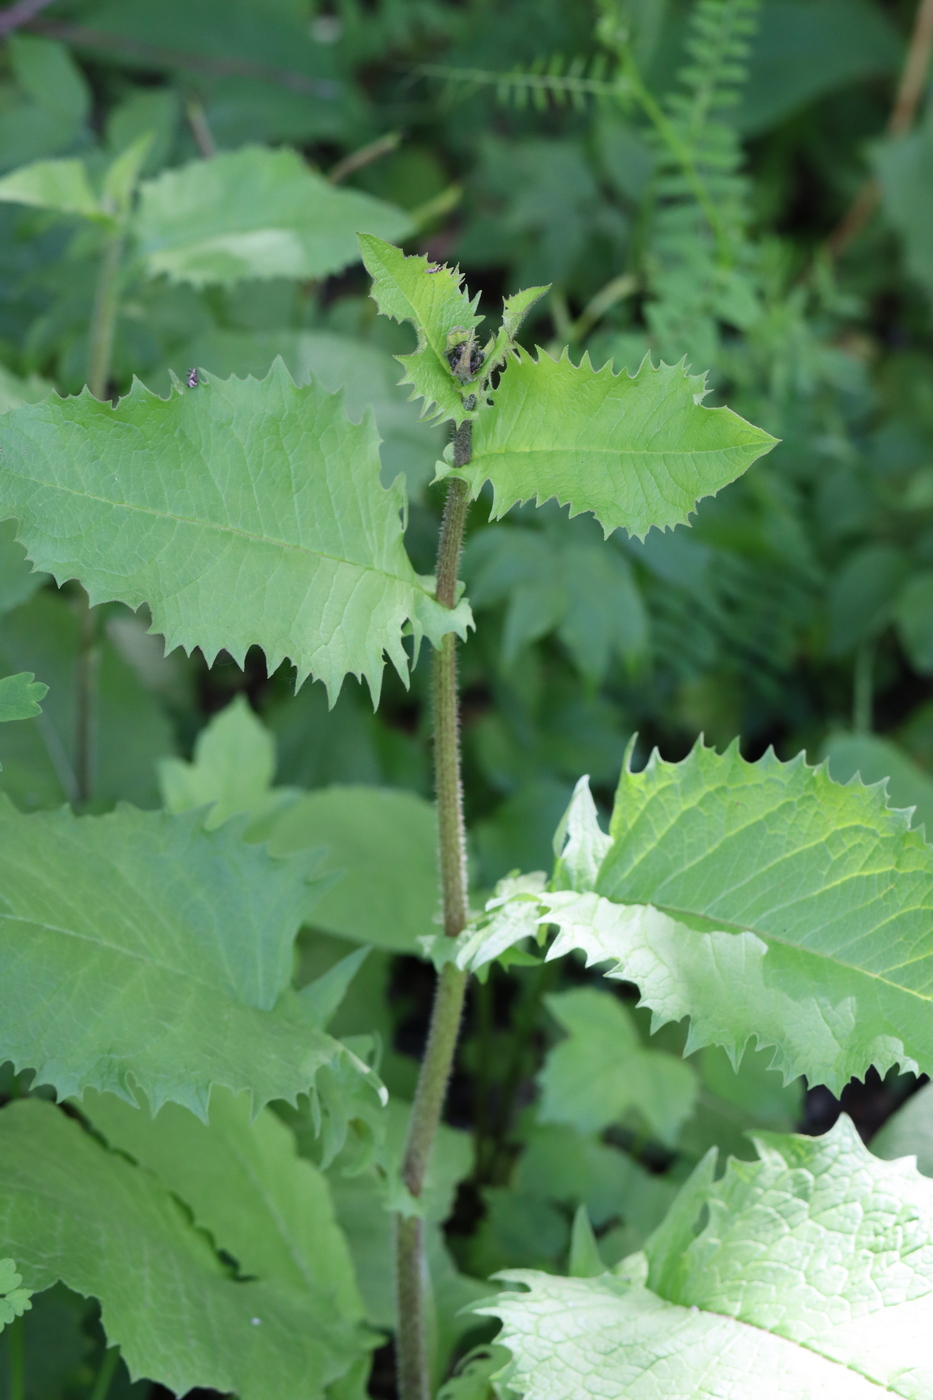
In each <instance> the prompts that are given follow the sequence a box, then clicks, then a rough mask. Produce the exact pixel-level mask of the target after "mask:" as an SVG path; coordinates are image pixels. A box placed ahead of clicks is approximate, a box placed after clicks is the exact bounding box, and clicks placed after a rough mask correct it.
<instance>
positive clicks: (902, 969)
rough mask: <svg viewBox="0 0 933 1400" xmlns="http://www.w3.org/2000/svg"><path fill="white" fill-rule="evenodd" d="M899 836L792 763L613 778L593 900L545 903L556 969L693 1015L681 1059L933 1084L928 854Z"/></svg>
mask: <svg viewBox="0 0 933 1400" xmlns="http://www.w3.org/2000/svg"><path fill="white" fill-rule="evenodd" d="M908 824H909V818H908V815H907V814H906V813H902V812H895V811H891V810H890V809H889V808H888V807H887V806H886V803H885V796H884V792H883V789H882V788H881V787H880V786H877V787H874V788H866V787H863V786H862V785H861V784H860V783H858V782H854V781H853V782H851V783H849V784H848V785H847V786H846V787H840V786H839V785H838V784H836V783H834V782H833V781H832V780H831V778H830V777H829V774H828V773H827V771H826V769H825V768H818V769H813V768H810V767H809V766H808V765H807V764H806V763H805V761H804V759H803V757H802V756H801V757H799V758H797V759H794V760H793V761H792V762H790V763H780V762H779V761H778V760H777V759H776V758H775V757H774V755H773V753H770V752H769V753H768V754H766V755H765V756H764V757H763V758H762V759H760V760H759V761H758V762H757V763H747V762H746V761H745V760H744V759H743V758H742V757H741V755H740V754H739V752H738V747H737V746H736V745H733V746H732V747H731V748H730V749H729V750H728V752H727V753H725V754H723V755H719V754H717V753H716V752H715V751H714V750H713V749H706V748H703V747H702V745H697V747H696V748H694V750H693V751H692V753H691V754H690V755H689V756H688V757H687V758H686V759H684V760H683V761H682V762H681V763H665V762H663V761H662V760H661V759H660V758H659V757H658V756H657V754H655V755H653V756H652V759H651V760H650V762H649V764H648V766H647V767H646V768H645V769H644V771H643V772H641V773H632V772H631V771H629V770H628V769H627V768H626V769H625V770H623V773H622V776H621V778H620V781H619V788H618V792H617V796H616V805H615V810H614V814H613V820H612V828H611V833H610V834H611V835H612V837H613V845H612V847H611V849H610V850H609V852H608V853H607V855H606V857H605V859H604V861H603V864H602V867H601V869H600V873H599V879H598V881H597V885H596V890H597V893H596V894H584V895H579V896H575V895H573V894H569V893H568V894H560V893H559V894H556V895H553V896H549V897H548V900H547V904H548V909H549V914H548V917H549V918H552V919H554V921H555V922H560V923H561V925H562V928H563V932H562V934H561V936H560V938H559V939H558V943H557V944H555V945H554V947H553V948H552V949H551V952H550V955H552V956H557V955H559V953H560V951H562V950H564V949H566V948H568V947H570V946H576V947H582V946H584V945H585V946H586V949H587V955H588V957H590V958H591V959H593V960H597V961H602V960H605V959H607V958H618V960H619V961H618V962H617V963H616V965H615V968H614V969H613V971H612V973H611V974H610V975H620V976H621V975H623V971H622V969H623V967H624V968H625V973H624V975H625V976H626V977H628V978H630V979H631V980H632V981H635V982H636V983H637V984H638V986H639V987H640V990H641V993H642V999H643V1001H644V1002H645V1004H647V1005H648V1006H650V1007H651V1009H652V1011H653V1012H654V1015H655V1018H656V1020H657V1021H660V1022H663V1021H667V1020H680V1019H681V1018H682V1017H684V1016H690V1017H691V1029H690V1037H689V1040H688V1046H689V1047H690V1048H696V1047H697V1046H699V1045H703V1044H707V1043H710V1042H715V1043H717V1044H720V1045H723V1046H724V1047H725V1048H726V1049H727V1050H729V1052H730V1054H731V1055H733V1057H734V1058H735V1059H736V1060H737V1059H738V1056H739V1055H740V1054H741V1052H742V1049H743V1047H744V1046H745V1045H746V1044H747V1042H748V1041H749V1040H750V1039H753V1038H755V1037H757V1039H758V1041H759V1043H760V1044H762V1045H768V1046H772V1045H773V1046H774V1047H775V1055H774V1061H773V1063H774V1065H775V1067H777V1068H780V1069H781V1071H782V1072H783V1073H784V1075H785V1077H786V1078H795V1077H796V1076H797V1075H798V1074H806V1075H807V1076H808V1078H809V1079H810V1080H811V1082H817V1083H825V1084H827V1085H829V1086H830V1087H831V1088H833V1089H835V1090H836V1091H839V1090H841V1088H842V1086H843V1085H844V1084H845V1083H846V1081H847V1080H848V1079H849V1078H850V1077H852V1076H853V1075H856V1076H861V1075H863V1074H864V1073H865V1071H866V1070H867V1068H868V1066H869V1065H871V1064H874V1065H875V1066H876V1067H877V1068H878V1070H879V1072H880V1073H882V1074H883V1073H884V1072H885V1071H886V1070H887V1069H888V1068H890V1067H891V1066H892V1065H893V1064H897V1063H900V1064H901V1065H902V1066H903V1067H904V1068H905V1069H914V1070H917V1069H918V1068H919V1069H921V1070H924V1071H926V1070H927V1069H928V1068H930V1067H933V1029H931V1027H933V1022H931V1017H930V1009H931V992H930V984H929V970H930V967H931V966H933V933H931V919H930V911H931V909H933V879H931V876H933V848H931V847H930V846H928V845H927V844H926V843H925V842H924V840H923V837H922V835H921V834H920V833H919V832H914V831H910V830H909V829H908ZM600 896H603V898H600ZM651 906H654V907H651ZM685 920H687V921H688V922H689V921H691V920H692V921H694V924H693V926H692V927H688V926H687V923H685V922H684V921H685ZM696 921H699V923H697V922H696Z"/></svg>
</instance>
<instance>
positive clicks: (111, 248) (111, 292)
mask: <svg viewBox="0 0 933 1400" xmlns="http://www.w3.org/2000/svg"><path fill="white" fill-rule="evenodd" d="M122 258H123V230H122V229H121V230H120V231H119V233H115V234H113V235H112V236H111V238H110V239H109V240H108V242H107V244H106V246H105V248H104V255H103V258H102V260H101V265H100V272H99V273H98V277H97V291H96V292H95V294H94V311H93V314H92V316H91V335H90V340H89V342H88V356H87V382H88V388H89V389H90V391H91V393H92V394H93V395H94V397H95V399H103V398H106V397H107V385H108V383H109V381H110V363H111V359H112V357H113V337H114V331H115V329H116V324H117V308H118V305H119V297H118V280H119V276H120V263H121V260H122Z"/></svg>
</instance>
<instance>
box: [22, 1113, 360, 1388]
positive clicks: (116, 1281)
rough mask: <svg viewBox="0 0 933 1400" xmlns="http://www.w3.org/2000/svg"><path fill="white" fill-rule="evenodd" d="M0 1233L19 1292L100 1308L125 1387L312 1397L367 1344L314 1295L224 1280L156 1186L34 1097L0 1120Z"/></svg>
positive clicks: (203, 1240)
mask: <svg viewBox="0 0 933 1400" xmlns="http://www.w3.org/2000/svg"><path fill="white" fill-rule="evenodd" d="M0 1238H2V1239H3V1240H4V1241H5V1242H6V1247H8V1248H9V1249H10V1252H11V1253H14V1252H15V1258H16V1261H17V1265H18V1267H19V1268H20V1270H21V1271H22V1274H23V1278H24V1279H25V1281H26V1284H27V1286H28V1287H30V1288H32V1289H34V1290H35V1291H40V1290H42V1289H46V1288H48V1287H50V1286H51V1285H52V1284H53V1283H55V1282H56V1281H57V1280H59V1279H60V1280H61V1281H62V1282H64V1283H65V1284H67V1286H68V1287H69V1288H72V1289H74V1290H75V1292H77V1293H82V1294H84V1295H85V1296H86V1297H94V1298H98V1299H99V1300H100V1305H101V1320H102V1322H103V1327H104V1331H105V1333H106V1336H107V1341H108V1343H110V1344H111V1345H118V1346H119V1347H120V1349H121V1352H122V1354H123V1358H124V1360H125V1361H126V1364H127V1366H128V1367H129V1370H130V1373H131V1375H132V1377H133V1378H134V1379H136V1378H140V1377H148V1378H150V1379H152V1380H155V1381H157V1382H159V1383H160V1384H162V1385H165V1386H167V1387H168V1389H169V1390H171V1391H173V1392H174V1393H175V1394H178V1395H184V1394H187V1392H188V1391H189V1390H190V1389H192V1388H193V1387H196V1386H198V1387H205V1388H208V1389H211V1390H218V1391H221V1392H222V1393H228V1392H234V1393H235V1394H236V1395H238V1396H239V1397H241V1400H281V1397H282V1396H283V1395H288V1396H294V1397H295V1400H317V1397H318V1396H321V1395H322V1393H323V1390H324V1387H325V1386H326V1385H327V1383H328V1382H330V1381H333V1380H336V1379H337V1377H338V1376H341V1375H342V1374H343V1373H344V1372H345V1371H346V1370H347V1368H348V1367H349V1366H350V1365H351V1364H352V1362H353V1361H354V1360H355V1359H356V1357H357V1356H358V1355H359V1353H360V1351H361V1349H363V1348H364V1347H365V1346H366V1341H365V1339H364V1338H363V1337H362V1336H361V1333H360V1329H359V1328H358V1327H357V1326H356V1325H354V1324H353V1323H352V1322H351V1321H348V1320H347V1319H346V1318H345V1317H344V1316H343V1315H342V1313H341V1311H340V1310H339V1309H338V1307H337V1306H336V1304H335V1303H333V1302H330V1301H329V1300H328V1299H327V1298H326V1296H322V1295H319V1296H318V1300H317V1304H316V1307H315V1308H314V1309H310V1308H308V1306H307V1305H306V1303H305V1302H304V1300H303V1299H302V1298H301V1297H300V1296H296V1294H295V1293H293V1292H292V1291H290V1290H288V1289H283V1288H279V1287H277V1286H276V1285H275V1284H273V1283H269V1282H267V1281H265V1280H264V1279H244V1280H239V1279H234V1278H232V1277H231V1276H230V1274H229V1271H228V1270H227V1268H226V1267H225V1266H224V1265H223V1264H222V1263H221V1261H220V1259H219V1258H218V1257H217V1255H216V1254H215V1252H214V1250H213V1248H212V1247H211V1244H210V1242H209V1241H208V1239H207V1237H206V1236H205V1235H204V1234H203V1233H202V1232H201V1231H199V1230H197V1229H196V1228H194V1227H193V1226H192V1224H191V1222H190V1219H189V1218H188V1216H187V1214H186V1212H185V1211H184V1209H183V1208H182V1207H181V1206H180V1205H179V1203H178V1201H177V1200H176V1198H175V1197H174V1196H173V1195H172V1194H171V1193H170V1192H169V1190H168V1189H167V1188H166V1187H165V1186H164V1185H163V1184H162V1182H161V1181H159V1179H158V1178H157V1177H156V1176H155V1175H154V1174H152V1173H151V1172H148V1171H143V1170H141V1169H140V1168H139V1167H137V1166H134V1165H133V1164H132V1163H130V1162H128V1161H127V1160H126V1158H125V1157H124V1156H122V1155H120V1154H118V1153H115V1152H109V1151H108V1150H107V1149H106V1148H105V1147H103V1146H101V1144H100V1143H99V1142H98V1141H97V1140H96V1139H95V1138H93V1137H92V1136H91V1135H90V1134H89V1133H87V1132H85V1131H84V1130H83V1129H82V1128H81V1127H80V1125H79V1124H78V1123H76V1122H75V1121H74V1120H73V1119H71V1118H68V1117H66V1116H65V1114H63V1113H62V1112H61V1111H60V1110H58V1109H56V1108H54V1107H53V1106H52V1105H50V1104H48V1103H43V1102H42V1101H40V1100H37V1099H26V1100H21V1101H19V1102H16V1103H12V1104H10V1105H9V1106H8V1107H6V1108H4V1109H3V1110H2V1112H0Z"/></svg>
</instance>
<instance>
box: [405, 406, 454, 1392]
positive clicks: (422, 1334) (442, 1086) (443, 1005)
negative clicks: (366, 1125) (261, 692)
mask: <svg viewBox="0 0 933 1400" xmlns="http://www.w3.org/2000/svg"><path fill="white" fill-rule="evenodd" d="M470 451H471V425H470V423H469V422H466V423H464V424H463V425H462V426H461V427H460V428H459V429H458V430H457V434H456V437H455V438H454V462H455V465H457V466H466V465H467V463H468V462H469V460H470ZM469 504H470V503H469V496H468V490H467V486H466V483H465V482H463V481H460V480H459V479H457V478H454V479H453V480H452V481H451V483H450V487H449V489H448V494H447V501H446V504H445V507H444V518H443V521H442V523H441V533H440V542H439V545H438V555H437V575H436V597H437V600H438V602H439V603H443V604H444V605H445V606H446V607H448V608H452V607H453V606H454V603H455V602H456V591H457V568H458V565H459V561H460V549H461V546H462V544H463V530H464V525H465V524H466V517H467V511H468V510H469ZM456 645H457V643H456V638H455V637H454V635H453V633H448V634H447V636H446V637H444V639H443V642H442V644H441V646H440V648H439V649H438V651H437V652H436V653H435V656H434V772H435V785H436V789H437V816H438V833H439V855H440V876H441V893H442V900H443V919H444V932H445V934H446V935H447V937H448V938H456V937H457V935H458V934H459V933H460V932H461V930H462V929H463V928H464V927H465V926H466V923H467V918H468V912H467V911H468V904H467V871H466V844H465V838H464V824H463V789H462V783H461V778H460V728H459V713H458V705H457V652H456ZM466 982H467V974H466V973H465V972H461V971H460V970H459V969H458V968H456V967H455V966H454V965H453V964H452V963H447V964H446V965H445V967H444V968H443V971H442V972H441V974H440V977H439V978H438V984H437V991H436V993H435V998H434V1007H433V1009H432V1012H431V1024H430V1028H429V1031H428V1043H427V1047H426V1049H425V1053H424V1059H423V1060H422V1062H421V1073H420V1076H419V1079H418V1088H417V1091H416V1093H415V1102H414V1104H413V1105H412V1111H411V1120H410V1122H409V1128H408V1141H407V1143H406V1147H405V1158H404V1162H403V1165H402V1180H403V1181H404V1183H405V1186H406V1187H407V1188H408V1190H409V1192H410V1193H411V1195H412V1196H413V1197H414V1198H415V1199H416V1200H417V1199H418V1198H419V1197H420V1196H421V1193H422V1190H423V1189H424V1182H425V1177H426V1175H427V1170H428V1163H429V1161H430V1159H431V1151H432V1149H433V1147H434V1139H435V1137H436V1135H437V1128H438V1124H439V1123H440V1119H441V1112H442V1110H443V1107H444V1097H445V1095H446V1092H447V1081H448V1079H449V1078H450V1070H451V1066H452V1064H453V1058H454V1051H455V1050H456V1047H457V1037H458V1035H459V1033H460V1020H461V1017H462V1015H463V1000H464V994H465V992H466ZM425 1275H426V1264H425V1259H424V1222H423V1221H422V1220H421V1218H420V1217H419V1216H403V1215H401V1214H400V1215H398V1216H397V1217H396V1300H397V1307H398V1327H397V1333H396V1364H397V1371H398V1393H399V1397H400V1400H430V1393H431V1381H430V1368H429V1365H428V1352H427V1341H426V1326H425V1282H426V1278H425Z"/></svg>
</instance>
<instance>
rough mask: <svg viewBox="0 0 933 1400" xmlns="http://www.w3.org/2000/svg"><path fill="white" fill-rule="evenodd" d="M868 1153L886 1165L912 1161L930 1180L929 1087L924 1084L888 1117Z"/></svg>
mask: <svg viewBox="0 0 933 1400" xmlns="http://www.w3.org/2000/svg"><path fill="white" fill-rule="evenodd" d="M871 1150H872V1152H874V1154H875V1156H876V1157H884V1158H885V1159H886V1160H887V1161H889V1162H893V1161H895V1160H896V1159H897V1158H898V1157H916V1159H917V1170H918V1171H921V1172H922V1173H923V1175H924V1176H933V1084H924V1085H923V1088H922V1089H918V1090H917V1092H916V1093H915V1094H911V1096H910V1098H909V1099H908V1100H907V1102H906V1103H905V1104H902V1105H901V1107H900V1108H899V1109H898V1110H897V1112H896V1113H893V1114H892V1115H891V1117H890V1118H889V1119H888V1121H887V1122H886V1123H885V1124H884V1125H883V1127H882V1128H881V1129H880V1130H879V1131H878V1132H877V1133H875V1135H874V1137H873V1138H872V1140H871Z"/></svg>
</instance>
